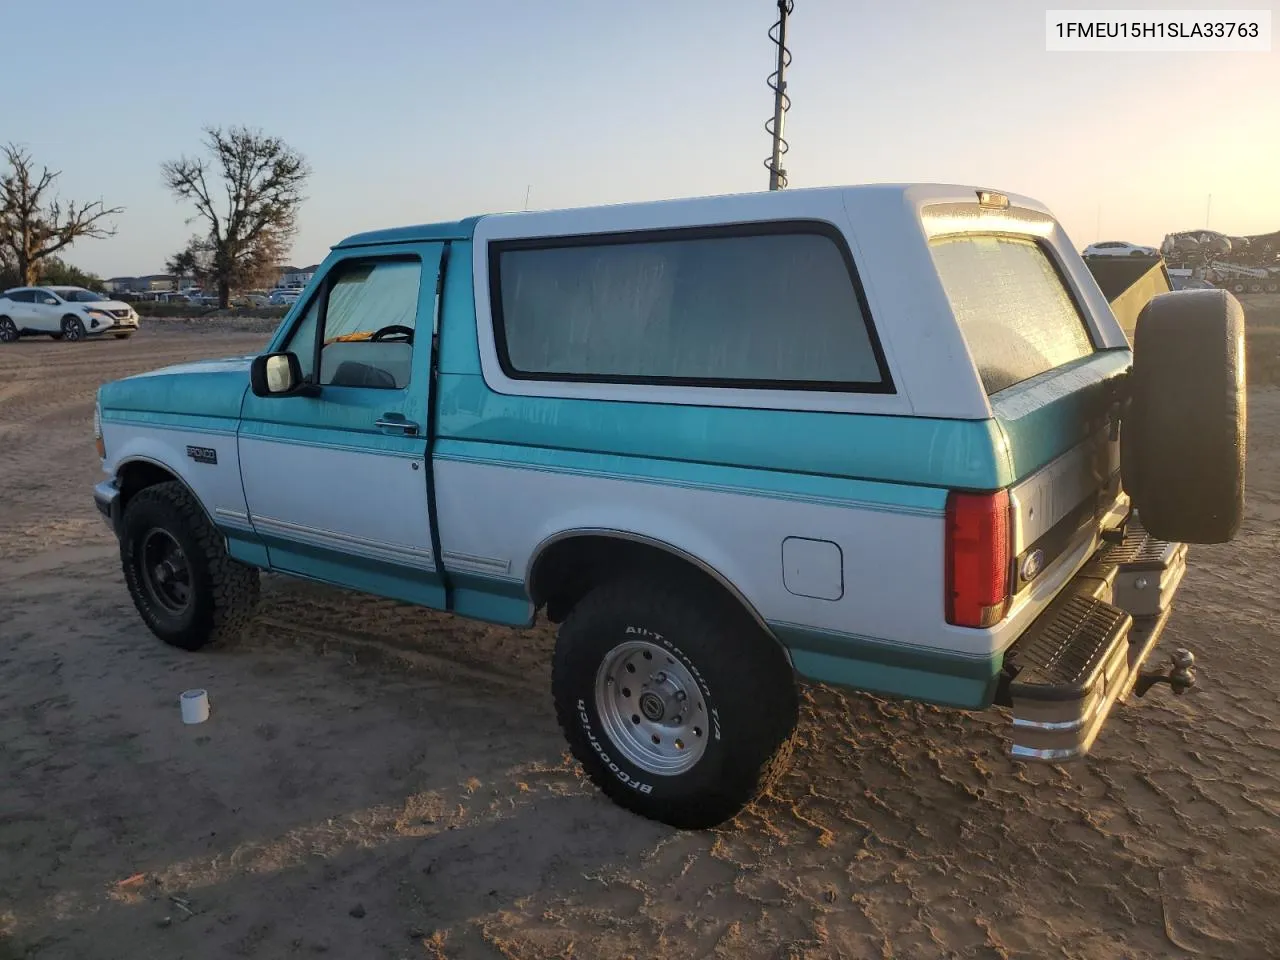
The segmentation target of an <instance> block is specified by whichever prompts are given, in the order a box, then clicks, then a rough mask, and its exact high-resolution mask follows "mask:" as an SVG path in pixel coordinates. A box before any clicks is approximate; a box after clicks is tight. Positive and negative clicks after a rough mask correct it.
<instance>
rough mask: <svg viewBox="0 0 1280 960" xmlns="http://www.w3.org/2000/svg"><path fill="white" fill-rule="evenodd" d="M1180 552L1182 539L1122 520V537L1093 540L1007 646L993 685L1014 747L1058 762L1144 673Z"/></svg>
mask: <svg viewBox="0 0 1280 960" xmlns="http://www.w3.org/2000/svg"><path fill="white" fill-rule="evenodd" d="M1186 555H1187V547H1186V545H1185V544H1181V543H1165V542H1163V541H1158V540H1154V539H1152V538H1151V537H1149V536H1148V535H1147V533H1146V531H1144V530H1143V529H1142V527H1141V525H1140V523H1139V522H1138V521H1137V520H1134V521H1131V523H1130V525H1129V529H1128V531H1127V533H1126V535H1125V538H1124V542H1123V543H1121V544H1117V545H1115V546H1112V547H1107V548H1104V549H1102V550H1100V551H1099V552H1098V554H1097V555H1096V556H1095V558H1094V559H1093V560H1092V561H1091V562H1090V563H1089V564H1087V565H1086V566H1085V568H1084V569H1083V570H1081V571H1080V573H1079V574H1078V575H1077V576H1076V578H1075V580H1074V581H1072V583H1071V584H1070V585H1069V586H1068V588H1067V589H1066V590H1065V591H1063V594H1062V595H1061V596H1060V597H1059V598H1058V599H1057V600H1055V601H1054V603H1053V604H1052V605H1051V606H1050V607H1049V609H1048V610H1046V611H1045V613H1044V614H1043V615H1041V617H1040V618H1039V619H1037V620H1036V621H1035V623H1033V624H1032V625H1031V627H1030V628H1029V629H1028V630H1027V632H1026V633H1025V634H1023V636H1022V637H1020V638H1019V639H1018V641H1017V642H1016V643H1015V644H1014V645H1013V647H1011V648H1010V649H1009V651H1008V653H1007V654H1006V657H1005V664H1006V667H1005V677H1004V679H1003V683H1004V690H1003V691H1002V694H1003V699H1004V702H1005V703H1006V704H1007V705H1009V706H1011V707H1013V744H1012V746H1011V749H1010V753H1011V754H1012V755H1013V756H1014V757H1016V758H1018V759H1021V760H1042V761H1049V762H1059V761H1063V760H1071V759H1075V758H1078V757H1082V756H1084V755H1085V754H1087V753H1088V752H1089V749H1090V748H1091V747H1092V746H1093V743H1094V740H1095V739H1096V738H1097V736H1098V734H1099V733H1100V732H1101V730H1102V727H1103V726H1104V724H1105V723H1106V721H1107V718H1108V716H1109V715H1110V713H1111V710H1112V708H1113V707H1114V706H1115V704H1116V703H1117V702H1118V701H1120V700H1123V699H1125V698H1126V697H1128V696H1129V694H1130V692H1131V691H1133V689H1134V685H1135V683H1137V682H1138V680H1139V677H1140V676H1141V675H1142V674H1143V673H1144V671H1143V665H1144V664H1145V663H1146V661H1147V659H1148V657H1150V655H1151V653H1152V651H1153V650H1154V649H1155V646H1156V644H1157V642H1158V641H1159V639H1160V635H1161V634H1162V633H1163V632H1164V628H1165V626H1166V625H1167V623H1168V622H1169V614H1170V613H1171V612H1172V610H1171V605H1172V602H1173V598H1174V595H1175V594H1176V593H1177V590H1178V587H1179V586H1180V584H1181V582H1182V578H1183V575H1184V574H1185V573H1186V569H1187V563H1186ZM1144 691H1145V687H1142V686H1140V687H1139V690H1138V693H1139V694H1141V693H1143V692H1144ZM1178 692H1180V691H1178Z"/></svg>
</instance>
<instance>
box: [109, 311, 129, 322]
mask: <svg viewBox="0 0 1280 960" xmlns="http://www.w3.org/2000/svg"><path fill="white" fill-rule="evenodd" d="M107 313H109V314H111V315H112V316H113V317H115V318H116V319H117V320H123V319H125V318H126V317H128V316H129V311H128V310H127V309H125V310H108V311H107Z"/></svg>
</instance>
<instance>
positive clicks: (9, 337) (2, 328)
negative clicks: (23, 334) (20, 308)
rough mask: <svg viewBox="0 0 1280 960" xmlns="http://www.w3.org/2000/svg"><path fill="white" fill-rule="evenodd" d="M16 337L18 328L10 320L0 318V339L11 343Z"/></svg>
mask: <svg viewBox="0 0 1280 960" xmlns="http://www.w3.org/2000/svg"><path fill="white" fill-rule="evenodd" d="M17 339H18V328H17V327H15V326H14V325H13V321H12V320H0V340H3V341H4V342H5V343H12V342H13V341H14V340H17Z"/></svg>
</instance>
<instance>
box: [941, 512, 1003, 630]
mask: <svg viewBox="0 0 1280 960" xmlns="http://www.w3.org/2000/svg"><path fill="white" fill-rule="evenodd" d="M946 522H947V542H946V554H947V560H946V563H947V576H946V591H947V597H946V600H947V623H951V624H955V625H956V626H958V627H989V626H992V625H993V624H996V623H999V622H1000V621H1001V620H1003V619H1004V615H1005V613H1007V612H1008V609H1009V562H1010V561H1009V492H1008V491H1007V490H997V491H996V492H995V493H959V492H954V491H953V492H952V493H951V494H949V495H948V496H947V520H946Z"/></svg>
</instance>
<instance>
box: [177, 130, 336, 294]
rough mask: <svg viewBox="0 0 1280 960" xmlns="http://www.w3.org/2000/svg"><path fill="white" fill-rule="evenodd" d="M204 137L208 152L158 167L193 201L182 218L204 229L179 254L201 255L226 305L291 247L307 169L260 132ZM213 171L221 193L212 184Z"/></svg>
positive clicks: (220, 132) (290, 151)
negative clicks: (199, 222)
mask: <svg viewBox="0 0 1280 960" xmlns="http://www.w3.org/2000/svg"><path fill="white" fill-rule="evenodd" d="M204 143H205V147H206V148H207V149H208V151H209V153H210V154H211V155H212V158H211V159H206V158H198V159H188V158H186V157H183V158H182V159H181V160H174V161H170V162H168V163H165V164H163V165H162V167H161V169H162V171H163V172H164V180H165V184H166V185H167V186H168V187H169V189H170V190H172V191H173V192H174V194H175V195H177V196H178V197H179V198H180V199H182V200H188V201H190V202H191V203H192V204H193V205H194V206H195V208H196V212H195V215H194V216H193V217H192V218H191V219H190V220H188V221H187V222H188V223H190V222H192V221H195V220H202V221H203V222H204V226H205V227H206V228H207V229H206V230H205V231H204V232H202V233H201V234H198V235H197V236H196V237H195V238H193V240H192V241H191V243H190V244H188V246H187V248H186V250H184V251H183V252H182V253H180V254H179V255H178V256H183V254H186V253H194V254H196V257H197V260H199V259H200V258H201V256H202V255H206V254H207V258H208V263H209V267H208V273H209V278H210V280H211V281H212V282H213V283H214V284H216V285H217V288H218V304H219V306H222V307H226V306H227V305H228V303H229V302H230V298H231V291H232V290H233V289H237V288H239V287H241V286H244V285H247V284H252V283H254V282H256V281H258V280H259V279H260V278H261V277H262V275H263V274H264V273H265V272H267V271H269V270H270V269H271V268H272V267H274V266H275V264H276V263H277V262H278V260H279V258H280V257H281V256H282V255H283V254H284V253H285V252H286V251H287V250H288V249H289V247H290V245H291V243H292V241H293V237H294V235H295V234H296V232H297V225H298V224H297V216H298V208H299V207H300V206H301V205H302V201H303V200H304V199H305V198H304V197H303V195H302V189H303V187H304V186H305V184H306V181H307V177H308V176H309V175H310V173H311V171H310V169H309V168H308V167H307V163H306V161H305V160H304V159H303V158H302V156H301V154H299V153H297V152H296V151H294V150H293V149H292V148H290V147H289V145H288V144H286V143H285V142H284V141H283V140H281V139H279V138H278V137H268V136H266V135H265V134H263V133H262V132H261V131H256V130H249V129H247V128H245V127H231V128H229V129H227V130H223V129H221V128H219V127H208V128H206V129H205V141H204ZM215 176H216V177H220V178H221V180H222V190H221V193H219V192H218V191H217V189H216V185H211V184H210V180H211V179H212V178H214V177H215Z"/></svg>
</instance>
